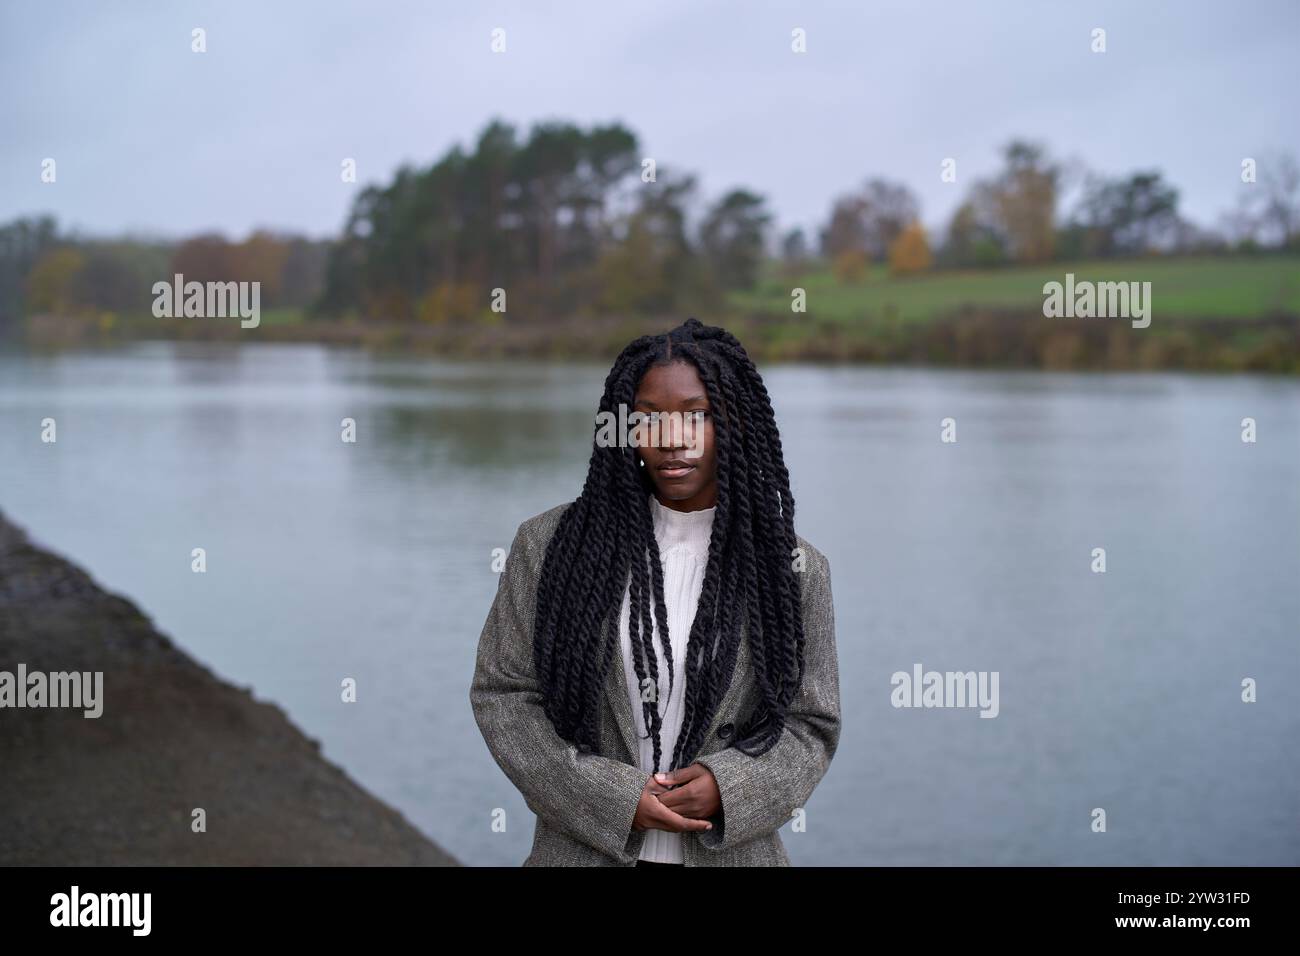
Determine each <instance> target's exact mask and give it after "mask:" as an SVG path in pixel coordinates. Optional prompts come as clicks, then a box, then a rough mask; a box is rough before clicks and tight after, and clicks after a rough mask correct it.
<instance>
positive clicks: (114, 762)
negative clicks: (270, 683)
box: [0, 515, 457, 866]
mask: <svg viewBox="0 0 1300 956" xmlns="http://www.w3.org/2000/svg"><path fill="white" fill-rule="evenodd" d="M20 663H21V664H24V665H25V666H26V670H27V672H28V674H31V673H32V672H35V671H40V672H44V673H51V672H55V671H82V672H94V671H101V672H103V697H104V706H103V714H102V716H100V717H98V718H95V719H87V718H86V717H84V716H83V710H81V709H73V708H51V707H46V708H38V709H32V708H23V709H16V708H11V707H0V865H12V864H41V865H116V864H128V865H153V864H168V865H171V864H181V865H266V864H274V865H300V864H302V865H432V866H455V865H457V863H456V861H455V860H453V859H452V858H451V857H450V856H448V855H447V854H446V853H445V852H444V851H443V850H441V849H440V848H439V847H437V846H435V845H434V844H433V843H431V842H430V841H429V840H428V839H426V838H425V837H424V836H423V835H421V834H420V833H419V832H418V831H417V830H415V828H414V827H412V826H411V825H410V824H409V823H407V822H406V820H405V819H403V818H402V816H401V815H400V814H399V813H397V811H395V810H393V809H392V808H390V807H388V806H386V805H385V804H383V803H381V802H380V801H378V800H376V799H375V798H374V797H372V796H371V795H370V794H368V793H366V792H365V791H364V790H362V789H361V788H360V787H359V786H357V784H356V783H354V782H353V781H352V780H351V779H350V778H349V777H348V776H347V775H346V774H345V773H344V772H343V771H342V770H341V769H339V768H338V767H336V766H334V765H333V764H331V763H329V762H328V761H327V760H325V759H324V758H323V757H322V756H321V754H320V750H319V746H318V744H317V743H316V742H315V741H313V740H310V739H309V738H307V737H306V736H304V735H303V734H302V733H301V732H300V731H299V730H298V729H297V728H296V727H294V726H293V724H291V723H290V722H289V720H288V719H287V718H286V716H285V714H284V712H283V711H281V710H280V709H279V708H278V707H276V706H274V705H273V704H267V703H262V702H259V701H256V700H254V699H253V697H252V696H251V695H250V694H249V692H248V691H245V690H240V689H238V688H236V687H233V686H231V685H230V684H228V683H226V682H225V681H223V680H221V679H220V678H218V677H216V676H215V675H214V674H212V673H211V672H210V671H209V670H207V669H206V668H204V667H203V666H201V665H200V664H198V663H197V662H196V661H194V660H192V659H191V658H190V657H188V656H187V655H186V654H185V653H183V652H182V651H181V650H179V649H178V648H177V647H176V645H174V644H173V643H172V642H171V641H170V640H168V638H166V637H164V636H163V635H162V634H159V633H158V632H157V631H156V630H155V629H154V627H153V625H152V624H151V623H150V622H149V620H148V619H147V618H146V617H145V616H144V615H143V614H141V613H140V611H139V609H137V608H136V607H135V606H134V605H133V604H131V602H129V601H126V600H124V599H122V598H120V597H116V596H114V595H111V594H107V593H105V592H104V591H103V590H102V589H100V588H99V587H98V586H97V585H96V584H95V582H94V581H92V580H91V579H90V577H89V576H88V575H87V574H86V573H85V572H83V571H81V570H80V569H79V568H76V567H74V566H73V565H71V564H69V563H68V562H67V561H64V560H63V559H61V558H59V557H56V556H55V555H52V554H50V553H49V552H47V551H44V550H42V549H40V548H38V547H36V546H35V545H33V544H32V543H31V542H30V541H28V539H27V537H26V535H25V534H24V533H23V532H22V531H20V530H19V529H18V528H16V527H14V526H13V525H11V524H9V523H8V522H7V521H6V520H5V519H4V517H3V515H0V672H9V673H10V674H15V675H16V674H17V671H18V665H19V664H20ZM200 807H201V808H203V810H204V811H205V812H206V816H207V832H206V833H195V832H193V831H192V829H191V819H192V812H193V811H194V809H195V808H200Z"/></svg>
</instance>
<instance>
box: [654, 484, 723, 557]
mask: <svg viewBox="0 0 1300 956" xmlns="http://www.w3.org/2000/svg"><path fill="white" fill-rule="evenodd" d="M716 511H717V508H716V507H713V508H701V509H700V510H698V511H676V510H674V509H672V508H668V507H665V506H664V505H662V504H660V503H659V499H658V498H656V497H655V496H654V495H651V496H650V514H651V515H652V517H653V518H654V528H655V539H656V540H657V541H658V543H659V550H660V552H663V551H666V550H668V549H669V548H677V547H685V548H690V549H691V550H693V551H708V550H709V536H710V534H711V533H712V532H713V515H714V512H716Z"/></svg>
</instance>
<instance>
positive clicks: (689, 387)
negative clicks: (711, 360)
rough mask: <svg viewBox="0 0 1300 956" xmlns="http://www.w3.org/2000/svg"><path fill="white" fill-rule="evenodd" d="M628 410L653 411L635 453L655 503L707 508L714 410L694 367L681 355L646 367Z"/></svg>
mask: <svg viewBox="0 0 1300 956" xmlns="http://www.w3.org/2000/svg"><path fill="white" fill-rule="evenodd" d="M632 410H633V411H636V412H641V413H642V414H643V415H653V414H655V413H657V414H658V421H657V423H655V422H645V423H643V424H642V425H641V427H640V429H639V430H638V435H639V442H638V448H637V454H638V455H640V457H641V460H642V461H644V462H645V471H646V474H647V475H648V476H649V478H650V481H651V483H652V484H653V485H654V489H655V496H656V497H657V498H658V499H659V502H660V504H662V505H664V506H665V507H668V508H673V509H675V510H677V511H698V510H699V509H701V508H712V507H713V506H714V505H715V504H716V503H717V500H718V470H717V457H716V455H715V453H714V446H713V411H714V410H713V408H712V407H711V406H710V405H709V399H708V395H707V393H706V390H705V388H704V383H703V382H702V381H700V373H699V372H698V371H696V369H695V366H694V365H692V364H691V363H690V362H687V361H684V360H683V361H678V362H673V363H671V364H670V365H656V366H653V367H651V368H650V369H649V370H648V371H647V372H646V373H645V376H644V377H643V378H642V379H641V384H640V385H638V386H637V390H636V397H635V398H634V399H633V409H632Z"/></svg>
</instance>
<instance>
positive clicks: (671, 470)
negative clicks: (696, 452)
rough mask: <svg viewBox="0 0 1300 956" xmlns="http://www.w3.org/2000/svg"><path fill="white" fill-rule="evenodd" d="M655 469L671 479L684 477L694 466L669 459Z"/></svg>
mask: <svg viewBox="0 0 1300 956" xmlns="http://www.w3.org/2000/svg"><path fill="white" fill-rule="evenodd" d="M657 470H658V472H659V474H660V475H662V476H663V477H664V478H667V479H669V480H670V481H671V480H675V479H677V478H685V477H686V476H687V475H689V474H690V473H691V472H693V471H694V470H695V466H694V465H688V464H686V463H685V462H680V461H669V462H664V463H663V464H662V465H660V466H659V468H658V469H657Z"/></svg>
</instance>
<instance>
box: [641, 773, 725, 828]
mask: <svg viewBox="0 0 1300 956" xmlns="http://www.w3.org/2000/svg"><path fill="white" fill-rule="evenodd" d="M697 767H698V769H700V770H704V768H703V767H699V766H698V765H695V764H693V765H692V766H691V767H689V768H687V769H696V768H697ZM678 772H679V773H680V772H681V771H678ZM705 775H706V776H708V778H709V779H710V780H712V779H713V775H712V774H710V773H708V772H707V771H705ZM659 776H663V774H660V775H659ZM682 789H685V788H682ZM713 789H714V792H715V793H716V792H717V785H716V784H714V788H713ZM676 793H677V791H675V790H674V791H669V789H668V787H667V786H665V785H664V784H661V783H657V782H656V781H655V778H654V777H650V778H649V779H648V780H646V783H645V787H643V788H642V790H641V800H640V802H638V803H637V805H636V815H635V816H634V817H633V818H632V829H633V830H667V831H668V832H670V833H687V832H690V831H693V830H712V829H713V824H712V823H710V822H709V821H707V820H701V819H692V818H691V817H690V816H688V815H686V814H683V813H681V812H680V811H678V810H675V809H672V808H671V807H668V806H665V805H664V803H662V802H661V801H662V799H663V797H665V796H671V795H673V794H676Z"/></svg>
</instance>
